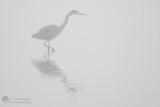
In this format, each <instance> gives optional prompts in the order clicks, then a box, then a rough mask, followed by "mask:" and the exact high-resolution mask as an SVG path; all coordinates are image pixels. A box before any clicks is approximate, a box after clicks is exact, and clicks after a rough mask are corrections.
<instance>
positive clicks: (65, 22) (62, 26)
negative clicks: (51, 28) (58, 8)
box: [60, 14, 70, 29]
mask: <svg viewBox="0 0 160 107" xmlns="http://www.w3.org/2000/svg"><path fill="white" fill-rule="evenodd" d="M69 16H70V15H69V14H67V15H66V17H65V20H64V22H63V23H62V24H61V25H60V27H61V28H62V29H63V28H64V27H65V26H66V24H67V22H68V18H69Z"/></svg>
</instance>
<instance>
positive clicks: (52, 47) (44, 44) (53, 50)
mask: <svg viewBox="0 0 160 107" xmlns="http://www.w3.org/2000/svg"><path fill="white" fill-rule="evenodd" d="M47 42H48V46H47V45H46V43H47ZM49 42H50V41H47V40H46V41H45V43H44V46H45V47H48V50H49V48H51V49H52V52H54V48H53V47H50V46H49V44H50V43H49Z"/></svg>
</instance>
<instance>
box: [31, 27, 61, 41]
mask: <svg viewBox="0 0 160 107" xmlns="http://www.w3.org/2000/svg"><path fill="white" fill-rule="evenodd" d="M57 28H58V26H56V25H48V26H45V27H43V28H41V29H40V30H39V31H38V32H37V33H35V34H34V35H33V36H32V38H37V39H44V40H49V39H50V38H51V37H52V36H53V35H54V34H55V32H56V30H57Z"/></svg>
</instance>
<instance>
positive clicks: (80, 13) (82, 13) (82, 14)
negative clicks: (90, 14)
mask: <svg viewBox="0 0 160 107" xmlns="http://www.w3.org/2000/svg"><path fill="white" fill-rule="evenodd" d="M78 15H85V16H86V14H83V13H80V12H79V13H78Z"/></svg>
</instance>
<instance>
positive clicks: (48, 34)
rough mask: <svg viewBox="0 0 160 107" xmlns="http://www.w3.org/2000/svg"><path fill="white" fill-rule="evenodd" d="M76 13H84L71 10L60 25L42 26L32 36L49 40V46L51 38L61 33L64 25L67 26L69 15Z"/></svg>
mask: <svg viewBox="0 0 160 107" xmlns="http://www.w3.org/2000/svg"><path fill="white" fill-rule="evenodd" d="M76 14H77V15H84V14H82V13H79V12H78V11H76V10H72V11H71V12H69V13H68V14H67V15H66V17H65V20H64V22H63V23H62V24H61V25H60V26H57V25H47V26H45V27H43V28H41V29H40V30H39V31H38V32H37V33H35V34H34V35H33V36H32V38H37V39H42V40H46V42H48V47H49V42H50V41H51V40H53V39H54V38H55V37H56V36H57V35H58V34H60V33H61V32H62V31H63V29H64V27H65V26H66V24H67V22H68V18H69V16H71V15H76ZM46 42H45V43H46ZM44 45H45V44H44ZM45 46H46V45H45Z"/></svg>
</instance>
